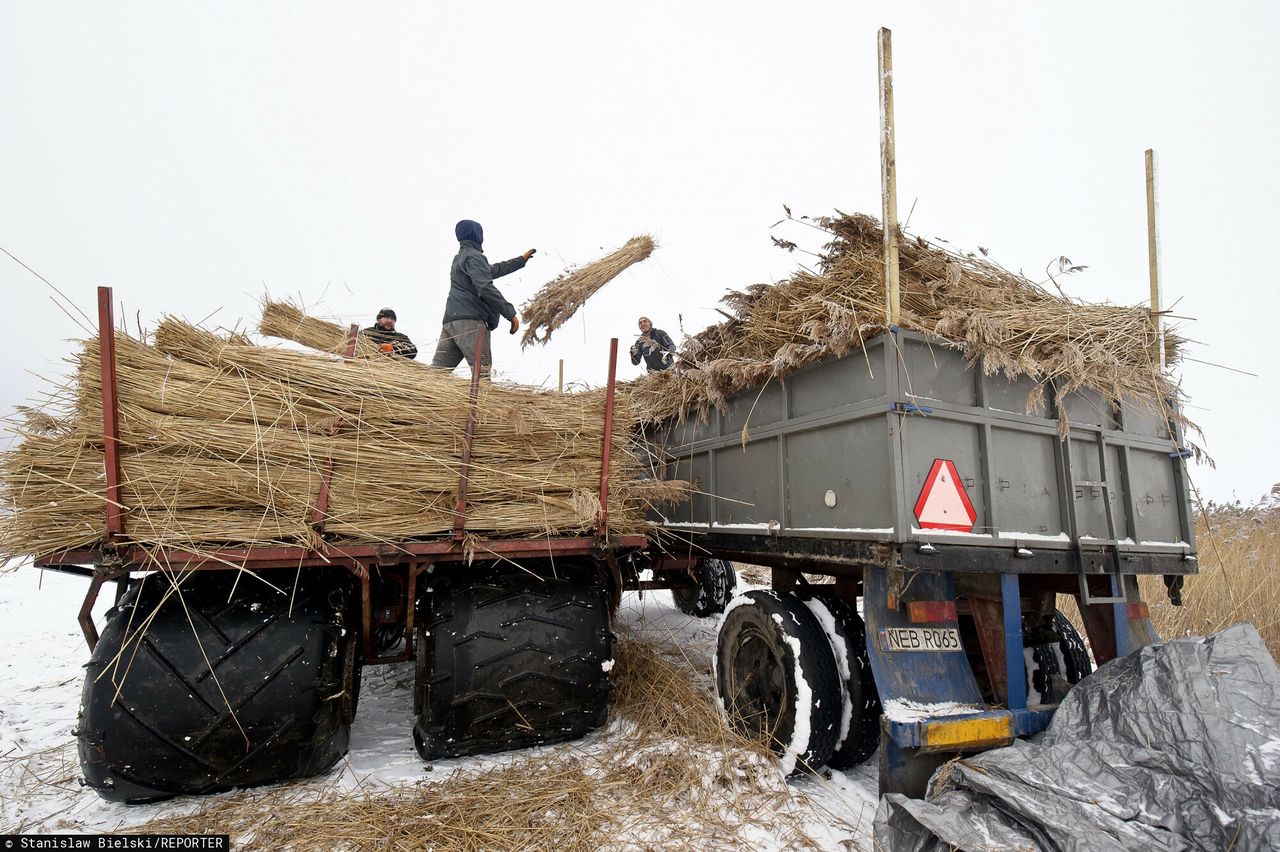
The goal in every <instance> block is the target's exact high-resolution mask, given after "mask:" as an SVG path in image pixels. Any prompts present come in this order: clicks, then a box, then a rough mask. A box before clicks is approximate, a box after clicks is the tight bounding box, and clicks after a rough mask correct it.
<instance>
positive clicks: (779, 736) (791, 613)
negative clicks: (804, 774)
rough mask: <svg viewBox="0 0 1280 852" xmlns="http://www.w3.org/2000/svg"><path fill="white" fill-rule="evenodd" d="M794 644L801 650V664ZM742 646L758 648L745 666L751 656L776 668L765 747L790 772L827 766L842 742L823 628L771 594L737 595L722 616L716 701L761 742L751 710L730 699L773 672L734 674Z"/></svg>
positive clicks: (793, 603)
mask: <svg viewBox="0 0 1280 852" xmlns="http://www.w3.org/2000/svg"><path fill="white" fill-rule="evenodd" d="M792 642H796V643H798V645H799V655H798V657H797V654H796V652H795V648H794V647H793V645H792V644H791V643H792ZM747 643H762V644H761V645H760V646H759V647H751V648H750V649H749V654H748V655H747V656H746V657H743V660H744V661H749V659H750V657H752V656H754V657H757V658H758V659H757V662H763V663H764V665H769V666H772V665H776V666H778V667H780V672H778V673H777V674H779V675H780V676H781V677H780V681H781V692H782V695H781V706H780V707H778V708H777V709H778V714H777V717H776V718H774V719H769V720H768V722H769V727H770V728H771V729H772V732H773V733H772V736H771V737H770V739H771V742H770V743H769V746H770V748H771V749H772V750H773V751H774V753H775V754H778V755H779V756H781V757H782V758H783V765H784V767H788V768H789V769H790V771H791V772H801V771H805V770H810V771H813V770H817V769H818V768H820V767H822V766H824V765H825V764H826V763H827V761H829V760H830V759H831V755H832V754H833V752H834V751H835V745H836V739H837V737H838V735H839V730H840V707H841V693H840V689H841V687H840V676H839V672H838V671H837V669H836V661H835V657H834V655H833V653H832V650H831V644H830V642H829V641H828V640H827V637H826V633H825V631H823V629H822V625H821V624H819V623H818V620H817V618H816V617H815V616H814V615H813V613H811V612H810V611H809V609H808V607H807V606H805V603H804V602H803V601H802V600H800V599H799V598H798V597H796V596H795V595H793V594H790V593H779V592H775V591H773V590H768V589H755V590H752V591H749V592H746V593H745V594H742V595H738V596H737V597H736V598H734V600H733V601H732V603H731V605H730V607H729V608H728V610H727V611H726V612H725V616H724V619H723V621H722V622H721V625H720V632H719V636H718V638H717V643H716V690H717V694H718V696H719V699H720V704H721V706H722V707H723V708H724V712H725V714H726V717H727V719H728V720H729V722H730V724H733V725H734V726H735V727H737V728H738V729H739V731H741V732H742V733H743V734H745V735H747V736H750V737H759V736H760V735H761V733H762V732H761V730H760V728H761V726H757V725H753V724H752V723H750V722H748V721H746V719H745V718H744V715H749V714H753V713H754V712H755V711H754V710H753V709H752V708H751V707H750V706H744V704H743V703H742V702H740V701H738V700H735V695H743V694H745V693H744V692H743V690H742V687H744V686H748V687H750V686H752V685H753V684H754V683H757V682H760V680H761V679H762V678H766V677H768V678H771V675H772V673H762V672H760V671H758V670H757V669H751V670H750V671H747V672H739V666H738V665H736V661H737V660H738V659H739V658H740V657H742V655H743V652H744V651H745V650H747ZM761 652H763V654H762V653H761ZM759 658H763V659H759ZM748 681H751V683H748ZM770 682H773V679H772V678H771V680H770ZM799 682H803V683H804V684H805V685H806V686H807V693H808V695H807V697H806V696H802V695H801V694H800V689H799V687H798V683H799ZM805 731H807V735H806V734H805V733H804V732H805ZM802 739H803V741H801V740H802Z"/></svg>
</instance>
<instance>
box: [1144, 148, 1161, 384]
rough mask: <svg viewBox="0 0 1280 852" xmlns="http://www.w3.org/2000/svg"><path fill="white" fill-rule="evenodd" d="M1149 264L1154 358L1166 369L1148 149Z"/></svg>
mask: <svg viewBox="0 0 1280 852" xmlns="http://www.w3.org/2000/svg"><path fill="white" fill-rule="evenodd" d="M1146 160H1147V265H1148V267H1149V269H1150V274H1151V325H1152V328H1153V329H1154V330H1155V337H1156V342H1155V346H1156V352H1155V354H1154V357H1153V360H1154V361H1155V362H1156V363H1158V364H1159V365H1160V370H1161V371H1163V370H1164V317H1163V316H1162V315H1161V305H1160V238H1159V234H1158V233H1157V232H1156V155H1155V151H1153V150H1152V149H1151V148H1148V149H1147V154H1146Z"/></svg>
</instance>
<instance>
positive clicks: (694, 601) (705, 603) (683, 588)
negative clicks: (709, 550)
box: [671, 559, 738, 618]
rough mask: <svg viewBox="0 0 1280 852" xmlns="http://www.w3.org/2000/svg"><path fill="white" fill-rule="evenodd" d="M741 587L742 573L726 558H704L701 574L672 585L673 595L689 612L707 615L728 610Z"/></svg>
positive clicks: (699, 571) (684, 609) (701, 615)
mask: <svg viewBox="0 0 1280 852" xmlns="http://www.w3.org/2000/svg"><path fill="white" fill-rule="evenodd" d="M737 588H738V573H737V572H736V571H734V570H733V566H732V565H731V564H729V562H728V561H727V560H724V559H703V560H702V561H701V562H700V563H699V565H698V570H697V576H696V577H694V578H690V579H689V580H688V581H686V582H680V583H677V584H675V585H673V586H672V587H671V599H672V600H673V601H675V605H676V608H678V609H679V610H680V611H681V612H683V613H684V614H685V615H693V616H697V617H698V618H706V617H707V616H709V615H717V614H719V613H722V612H724V608H725V607H726V606H728V604H729V601H730V600H732V599H733V592H734V590H735V589H737Z"/></svg>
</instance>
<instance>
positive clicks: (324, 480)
mask: <svg viewBox="0 0 1280 852" xmlns="http://www.w3.org/2000/svg"><path fill="white" fill-rule="evenodd" d="M359 334H360V326H358V325H356V324H355V323H352V324H351V328H349V329H347V357H348V358H354V357H355V356H356V337H357V335H359ZM337 434H338V426H337V424H334V427H333V428H332V429H330V430H329V437H330V438H332V437H333V436H334V435H337ZM332 481H333V459H332V458H328V459H325V462H324V472H323V473H321V474H320V493H318V494H317V495H316V508H315V510H314V511H313V512H312V513H311V523H312V524H315V525H317V526H319V525H320V524H323V523H324V518H325V515H326V514H328V512H329V483H330V482H332ZM317 531H318V530H317Z"/></svg>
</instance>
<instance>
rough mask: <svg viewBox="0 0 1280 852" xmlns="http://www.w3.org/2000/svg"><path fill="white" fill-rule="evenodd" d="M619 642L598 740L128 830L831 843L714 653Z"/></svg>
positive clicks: (291, 837)
mask: <svg viewBox="0 0 1280 852" xmlns="http://www.w3.org/2000/svg"><path fill="white" fill-rule="evenodd" d="M616 653H617V665H616V667H615V669H614V674H615V677H616V679H617V681H618V690H617V693H616V695H615V704H614V716H615V721H614V723H613V724H612V725H611V726H610V728H609V729H608V731H606V732H605V733H604V734H603V735H601V736H600V737H598V738H596V739H595V740H594V741H591V740H588V741H587V742H585V743H582V744H575V745H570V746H558V747H555V748H553V749H546V750H537V751H533V752H527V753H523V754H519V755H516V756H514V757H513V758H510V759H506V760H504V761H503V763H504V765H502V766H500V767H499V768H494V769H488V770H479V771H476V770H463V769H458V770H455V771H453V772H450V773H449V774H448V775H446V776H445V777H442V778H439V779H431V778H430V777H429V778H428V780H424V781H421V782H418V783H417V784H416V785H414V786H412V787H407V786H404V787H394V788H381V789H378V788H364V789H361V790H359V791H357V792H355V793H344V792H339V791H334V790H327V791H324V792H320V793H316V792H315V790H314V787H310V788H308V787H300V786H294V787H285V788H276V789H273V790H270V791H267V792H265V793H264V792H262V791H254V792H249V793H240V794H234V795H232V796H229V797H225V798H223V799H221V800H220V801H218V802H216V803H213V804H211V805H209V806H206V807H203V808H202V809H201V810H200V811H199V812H197V813H195V814H190V815H184V816H181V817H174V818H166V819H161V820H153V821H151V822H149V823H146V824H145V825H141V826H137V827H136V828H134V829H130V830H131V831H138V832H146V833H155V832H162V833H163V832H178V831H180V832H182V833H200V832H206V833H221V834H230V835H232V836H233V837H236V838H238V844H239V843H243V844H244V846H245V848H252V849H283V848H292V849H367V848H375V847H376V848H380V849H431V850H439V852H447V850H466V852H472V850H488V849H530V850H532V849H550V848H554V849H559V850H563V852H578V851H579V850H582V852H586V850H596V849H601V848H609V849H632V848H644V849H648V848H698V849H737V848H742V847H743V846H744V845H746V846H750V845H752V842H753V839H754V841H755V842H757V843H758V842H759V839H760V838H761V837H762V836H763V837H768V838H770V842H771V843H772V844H774V845H775V846H776V847H777V848H784V849H817V848H821V847H820V845H819V843H818V842H817V841H815V839H814V838H813V837H811V836H810V835H809V834H807V833H806V831H805V824H804V811H805V810H807V809H811V807H812V806H811V804H810V803H809V802H807V801H806V798H805V796H804V795H803V794H801V793H798V792H796V791H795V790H794V789H792V788H790V787H789V786H788V784H787V782H786V779H785V778H784V777H783V776H782V774H781V771H780V769H779V768H778V764H777V763H776V761H774V760H773V759H771V758H770V757H769V756H768V755H767V753H766V751H765V750H764V749H763V748H762V747H761V746H760V745H759V744H758V743H755V742H752V741H750V740H745V739H742V738H741V737H739V736H738V735H737V734H735V733H734V732H733V730H732V729H731V728H730V727H729V726H727V725H726V724H725V723H724V721H723V719H722V718H721V716H720V712H719V710H718V707H717V705H716V700H715V697H714V696H713V695H712V694H711V692H710V690H709V688H708V685H707V680H708V677H709V673H708V667H709V663H708V661H707V660H706V659H705V658H696V655H695V658H696V659H697V662H696V663H695V662H691V661H690V658H689V656H686V655H685V654H684V653H682V650H681V649H680V648H677V647H675V646H674V645H673V643H672V642H671V640H670V639H669V638H667V639H665V640H664V641H660V642H655V641H651V640H647V639H644V638H640V637H634V636H627V635H625V634H624V636H623V637H622V639H621V641H620V642H619V643H618V646H617V651H616ZM854 818H855V817H853V815H848V816H846V817H845V819H854Z"/></svg>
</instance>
